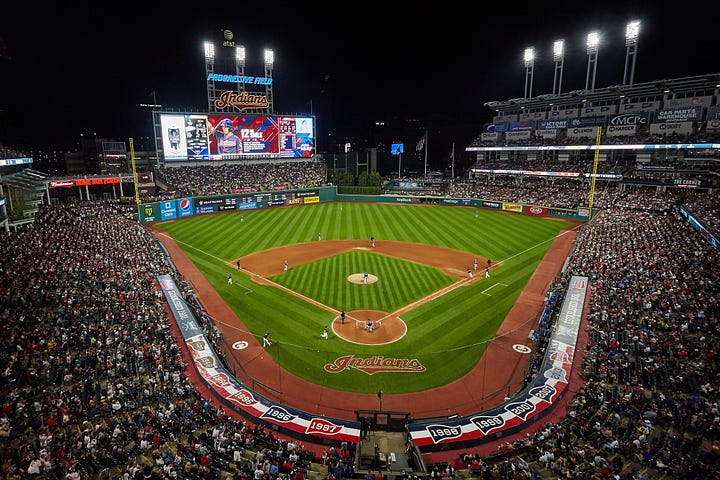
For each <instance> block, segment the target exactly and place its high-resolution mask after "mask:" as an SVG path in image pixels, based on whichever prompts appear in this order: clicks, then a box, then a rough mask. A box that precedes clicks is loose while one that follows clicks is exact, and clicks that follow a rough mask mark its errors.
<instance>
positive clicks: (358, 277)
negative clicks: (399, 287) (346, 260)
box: [347, 273, 378, 284]
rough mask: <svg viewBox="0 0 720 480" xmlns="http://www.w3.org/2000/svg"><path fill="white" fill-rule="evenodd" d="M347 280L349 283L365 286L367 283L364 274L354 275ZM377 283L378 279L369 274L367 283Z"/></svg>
mask: <svg viewBox="0 0 720 480" xmlns="http://www.w3.org/2000/svg"><path fill="white" fill-rule="evenodd" d="M347 279H348V282H352V283H360V284H363V283H365V274H364V273H353V274H352V275H348V277H347ZM377 281H378V277H376V276H375V275H372V274H370V273H368V281H367V283H375V282H377Z"/></svg>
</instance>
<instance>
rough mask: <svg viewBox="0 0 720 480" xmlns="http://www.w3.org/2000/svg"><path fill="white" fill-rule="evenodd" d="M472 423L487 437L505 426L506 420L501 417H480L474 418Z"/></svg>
mask: <svg viewBox="0 0 720 480" xmlns="http://www.w3.org/2000/svg"><path fill="white" fill-rule="evenodd" d="M470 421H471V422H472V423H474V424H475V426H476V427H477V428H478V430H480V431H481V432H482V433H483V435H487V434H488V433H490V432H492V431H493V430H497V429H500V428H502V427H504V426H505V419H504V418H503V417H502V416H501V415H492V416H488V415H478V416H477V417H472V418H471V419H470Z"/></svg>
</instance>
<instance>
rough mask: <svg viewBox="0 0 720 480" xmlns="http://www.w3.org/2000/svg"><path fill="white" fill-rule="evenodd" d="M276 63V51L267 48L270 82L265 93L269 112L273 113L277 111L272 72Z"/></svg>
mask: <svg viewBox="0 0 720 480" xmlns="http://www.w3.org/2000/svg"><path fill="white" fill-rule="evenodd" d="M274 63H275V52H273V51H272V50H270V49H269V48H266V49H265V78H266V79H268V82H267V83H266V84H265V95H266V96H267V101H268V113H273V112H274V111H275V106H274V103H273V85H272V72H273V64H274Z"/></svg>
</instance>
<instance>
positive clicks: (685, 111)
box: [655, 107, 702, 123]
mask: <svg viewBox="0 0 720 480" xmlns="http://www.w3.org/2000/svg"><path fill="white" fill-rule="evenodd" d="M701 119H702V108H701V107H686V108H676V109H670V110H668V109H666V110H660V111H659V112H657V113H656V114H655V122H656V123H680V122H699V121H700V120H701Z"/></svg>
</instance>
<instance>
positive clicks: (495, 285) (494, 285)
mask: <svg viewBox="0 0 720 480" xmlns="http://www.w3.org/2000/svg"><path fill="white" fill-rule="evenodd" d="M498 285H502V286H503V287H507V285H506V284H504V283H495V284H493V285H491V286H489V287H488V288H486V289H485V290H483V291H482V292H480V293H482V294H483V295H487V296H488V297H489V296H490V294H489V293H485V292H487V291H489V290H490V289H491V288H495V287H497V286H498Z"/></svg>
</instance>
